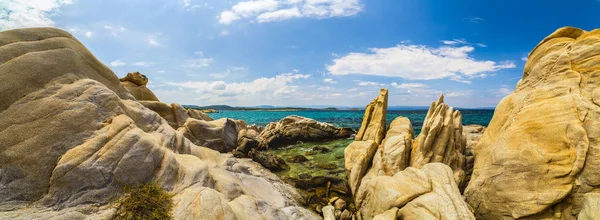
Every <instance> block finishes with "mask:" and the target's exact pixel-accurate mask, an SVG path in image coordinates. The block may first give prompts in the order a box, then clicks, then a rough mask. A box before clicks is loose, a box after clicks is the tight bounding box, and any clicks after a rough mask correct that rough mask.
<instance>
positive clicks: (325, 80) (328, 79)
mask: <svg viewBox="0 0 600 220" xmlns="http://www.w3.org/2000/svg"><path fill="white" fill-rule="evenodd" d="M323 82H326V83H331V84H335V83H337V82H336V81H335V80H333V79H331V78H327V79H324V80H323Z"/></svg>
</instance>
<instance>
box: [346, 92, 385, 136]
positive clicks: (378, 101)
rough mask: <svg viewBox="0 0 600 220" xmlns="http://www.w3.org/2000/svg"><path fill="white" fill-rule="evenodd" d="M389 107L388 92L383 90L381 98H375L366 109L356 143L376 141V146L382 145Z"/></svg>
mask: <svg viewBox="0 0 600 220" xmlns="http://www.w3.org/2000/svg"><path fill="white" fill-rule="evenodd" d="M387 105H388V90H387V89H381V91H380V92H379V96H378V97H377V98H375V99H374V100H373V101H372V102H371V103H369V105H367V107H366V108H365V115H364V116H363V121H362V124H361V126H360V130H358V133H356V137H355V139H354V140H356V141H367V140H371V141H374V142H375V143H376V144H381V141H383V137H384V135H385V126H386V121H385V116H386V113H387Z"/></svg>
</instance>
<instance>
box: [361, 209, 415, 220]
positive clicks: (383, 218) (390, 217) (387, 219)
mask: <svg viewBox="0 0 600 220" xmlns="http://www.w3.org/2000/svg"><path fill="white" fill-rule="evenodd" d="M397 215H398V208H396V207H394V208H391V209H390V210H387V211H385V212H383V213H381V214H379V215H376V216H375V217H374V218H373V220H396V216H397ZM421 219H425V218H421Z"/></svg>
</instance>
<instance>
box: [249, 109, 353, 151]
mask: <svg viewBox="0 0 600 220" xmlns="http://www.w3.org/2000/svg"><path fill="white" fill-rule="evenodd" d="M353 134H354V131H353V130H352V129H350V128H338V127H336V126H334V125H332V124H329V123H323V122H318V121H316V120H314V119H310V118H305V117H301V116H295V115H292V116H287V117H285V118H283V119H281V120H280V121H279V122H272V123H269V124H268V125H267V126H266V127H265V129H264V130H263V131H262V132H261V133H260V139H261V146H263V147H264V148H278V147H285V146H288V145H291V144H296V143H297V142H298V141H315V142H316V141H329V140H335V139H340V138H348V137H350V136H352V135H353Z"/></svg>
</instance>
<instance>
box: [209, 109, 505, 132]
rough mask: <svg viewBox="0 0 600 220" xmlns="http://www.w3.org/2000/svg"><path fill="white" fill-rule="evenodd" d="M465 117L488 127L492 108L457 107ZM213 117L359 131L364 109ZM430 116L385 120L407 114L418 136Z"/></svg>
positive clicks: (224, 112) (395, 114)
mask: <svg viewBox="0 0 600 220" xmlns="http://www.w3.org/2000/svg"><path fill="white" fill-rule="evenodd" d="M458 110H459V111H460V112H461V114H462V116H463V118H462V120H463V125H469V124H478V125H484V126H488V124H489V123H490V120H492V116H493V115H494V110H493V109H458ZM209 115H210V116H211V117H212V118H213V119H219V118H233V119H241V120H244V121H246V122H247V123H248V124H256V125H260V126H265V125H267V124H268V123H270V122H277V121H279V120H281V119H283V118H285V117H286V116H289V115H298V116H302V117H307V118H312V119H315V120H317V121H320V122H326V123H331V124H334V125H336V126H338V127H350V128H353V129H356V130H358V129H359V128H360V125H361V123H362V118H363V115H364V110H362V111H350V110H331V111H325V110H300V111H270V110H248V111H242V110H221V111H219V112H218V113H209ZM426 115H427V110H388V112H387V115H386V119H387V124H388V126H389V124H390V123H391V122H392V120H394V118H396V117H398V116H404V117H407V118H409V119H410V121H411V123H412V126H413V129H414V131H415V135H417V134H419V133H420V132H421V126H423V121H424V120H425V116H426Z"/></svg>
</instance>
